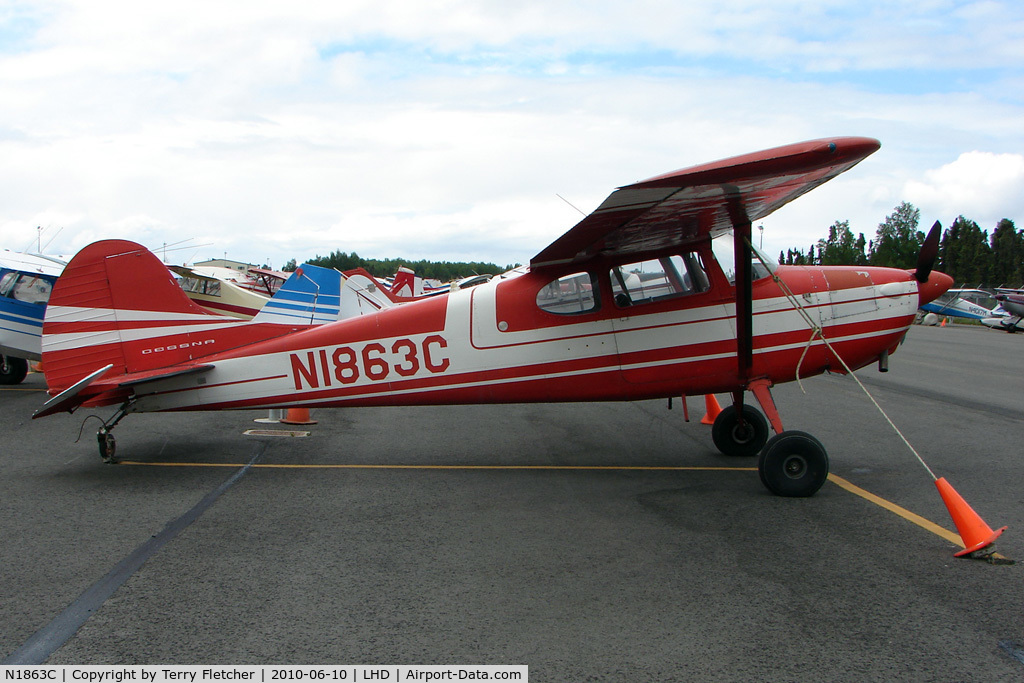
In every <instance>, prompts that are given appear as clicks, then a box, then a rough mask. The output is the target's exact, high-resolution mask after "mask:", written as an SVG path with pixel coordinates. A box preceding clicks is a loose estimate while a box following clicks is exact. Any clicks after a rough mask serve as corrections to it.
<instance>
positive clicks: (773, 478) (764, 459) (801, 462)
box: [757, 431, 828, 498]
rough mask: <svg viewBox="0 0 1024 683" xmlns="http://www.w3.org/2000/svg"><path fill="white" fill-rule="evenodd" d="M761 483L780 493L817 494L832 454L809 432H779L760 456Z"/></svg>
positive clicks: (799, 495) (801, 495) (796, 496)
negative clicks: (829, 455)
mask: <svg viewBox="0 0 1024 683" xmlns="http://www.w3.org/2000/svg"><path fill="white" fill-rule="evenodd" d="M757 472H758V474H759V475H761V483H762V484H764V485H765V488H767V489H768V490H769V491H771V492H772V493H774V494H775V495H777V496H787V497H794V498H806V497H807V496H813V495H814V494H815V493H816V492H817V491H818V489H820V488H821V485H822V484H824V483H825V480H826V479H827V478H828V454H827V453H826V452H825V447H824V446H822V445H821V442H820V441H818V440H817V439H815V438H814V437H813V436H811V435H810V434H807V433H805V432H797V431H788V432H782V433H781V434H776V435H775V436H773V437H772V438H771V441H769V442H768V444H767V445H766V446H765V448H764V451H762V452H761V457H760V458H759V459H758V463H757Z"/></svg>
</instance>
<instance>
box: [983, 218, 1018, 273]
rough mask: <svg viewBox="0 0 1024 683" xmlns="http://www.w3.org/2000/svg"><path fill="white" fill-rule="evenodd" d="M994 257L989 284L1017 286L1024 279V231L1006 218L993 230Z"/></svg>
mask: <svg viewBox="0 0 1024 683" xmlns="http://www.w3.org/2000/svg"><path fill="white" fill-rule="evenodd" d="M991 249H992V259H991V267H992V269H991V272H990V273H989V282H988V284H990V285H993V286H997V287H998V286H1007V287H1011V286H1012V287H1016V286H1017V285H1019V284H1021V280H1024V231H1021V230H1017V227H1016V226H1015V225H1014V224H1013V221H1011V220H1010V219H1009V218H1004V219H1003V220H1001V221H999V224H998V225H996V229H995V230H993V231H992V242H991Z"/></svg>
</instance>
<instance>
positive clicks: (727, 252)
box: [711, 232, 778, 284]
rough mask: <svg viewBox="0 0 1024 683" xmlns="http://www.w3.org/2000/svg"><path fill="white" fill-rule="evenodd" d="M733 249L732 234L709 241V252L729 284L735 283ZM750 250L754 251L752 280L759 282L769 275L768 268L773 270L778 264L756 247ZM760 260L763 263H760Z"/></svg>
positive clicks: (734, 253)
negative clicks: (766, 266) (766, 265)
mask: <svg viewBox="0 0 1024 683" xmlns="http://www.w3.org/2000/svg"><path fill="white" fill-rule="evenodd" d="M733 247H734V244H733V236H732V232H727V233H724V234H722V235H719V236H718V237H716V238H714V239H713V240H711V251H713V252H714V254H715V259H716V260H717V261H718V265H720V266H721V267H722V272H723V273H725V277H727V278H728V279H729V283H730V284H732V283H733V282H735V281H736V252H735V251H734V248H733ZM752 249H753V250H754V258H753V279H754V280H760V279H761V278H763V277H768V276H769V275H771V272H770V271H769V270H768V268H771V269H772V270H774V269H775V266H777V265H778V264H777V263H775V261H773V260H772V259H771V258H770V257H768V256H767V255H765V254H764V252H762V251H760V250H758V248H757V247H752ZM758 256H760V258H758ZM762 260H763V261H764V263H762ZM765 263H767V264H768V268H765V266H764V264H765Z"/></svg>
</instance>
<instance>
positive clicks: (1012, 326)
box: [981, 289, 1024, 333]
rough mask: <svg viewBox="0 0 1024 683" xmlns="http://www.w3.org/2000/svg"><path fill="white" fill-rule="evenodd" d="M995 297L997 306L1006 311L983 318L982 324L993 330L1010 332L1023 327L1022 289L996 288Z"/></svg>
mask: <svg viewBox="0 0 1024 683" xmlns="http://www.w3.org/2000/svg"><path fill="white" fill-rule="evenodd" d="M995 299H996V301H998V302H999V307H1000V308H1001V309H1002V310H1004V311H1006V315H1004V316H998V317H997V316H993V317H990V318H983V319H982V321H981V322H982V324H983V325H987V326H988V327H991V328H992V329H994V330H1004V331H1006V332H1010V333H1013V332H1017V331H1018V330H1022V329H1024V291H1021V290H1019V289H998V290H997V291H996V295H995Z"/></svg>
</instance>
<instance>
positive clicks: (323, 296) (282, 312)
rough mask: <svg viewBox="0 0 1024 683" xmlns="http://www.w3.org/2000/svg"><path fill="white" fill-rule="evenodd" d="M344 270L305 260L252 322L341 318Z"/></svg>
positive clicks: (312, 321) (304, 322)
mask: <svg viewBox="0 0 1024 683" xmlns="http://www.w3.org/2000/svg"><path fill="white" fill-rule="evenodd" d="M341 282H342V274H341V273H339V272H338V271H336V270H334V269H333V268H321V267H320V266H314V265H311V264H309V263H303V264H302V265H301V266H300V267H299V268H296V269H295V272H294V273H292V274H291V276H290V277H289V278H288V279H287V280H286V281H285V283H284V284H283V285H281V287H280V289H278V290H277V292H275V293H274V296H273V297H271V299H270V301H268V302H267V303H266V304H264V305H263V308H262V309H260V312H259V313H257V314H256V317H255V318H253V319H252V320H253V322H266V323H286V324H299V325H322V324H324V323H328V322H334V321H335V320H338V319H339V318H340V316H339V311H340V309H341V286H342V285H341Z"/></svg>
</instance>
